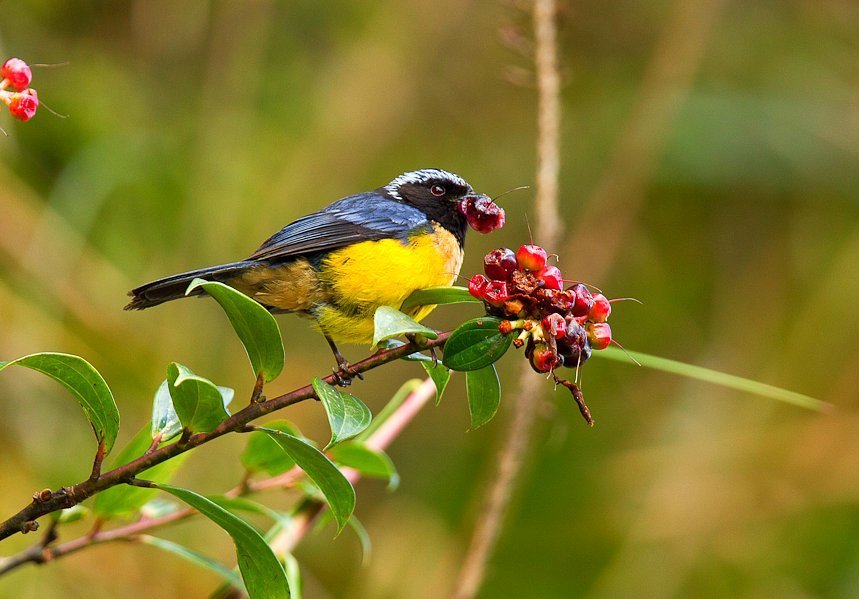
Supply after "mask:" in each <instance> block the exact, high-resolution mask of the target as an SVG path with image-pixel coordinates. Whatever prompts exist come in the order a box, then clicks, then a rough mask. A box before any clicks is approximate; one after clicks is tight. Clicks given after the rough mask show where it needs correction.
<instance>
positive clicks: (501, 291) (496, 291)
mask: <svg viewBox="0 0 859 599" xmlns="http://www.w3.org/2000/svg"><path fill="white" fill-rule="evenodd" d="M509 297H510V296H509V295H508V294H507V283H505V282H504V281H489V284H488V285H487V286H486V289H485V291H484V292H483V299H485V300H486V301H487V302H489V303H490V304H492V305H493V306H500V305H501V304H503V303H504V302H506V301H507V300H508V299H509Z"/></svg>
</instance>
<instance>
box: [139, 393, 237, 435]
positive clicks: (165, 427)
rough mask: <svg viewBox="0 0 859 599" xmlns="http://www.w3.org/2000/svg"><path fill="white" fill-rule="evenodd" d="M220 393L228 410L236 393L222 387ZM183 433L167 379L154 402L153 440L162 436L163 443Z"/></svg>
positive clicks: (156, 394)
mask: <svg viewBox="0 0 859 599" xmlns="http://www.w3.org/2000/svg"><path fill="white" fill-rule="evenodd" d="M218 391H219V392H220V394H221V399H223V402H224V408H225V409H226V407H227V406H228V405H230V402H232V401H233V397H234V396H235V394H236V392H235V391H233V390H232V389H230V388H229V387H220V386H219V387H218ZM181 432H182V423H181V422H180V421H179V416H178V415H177V414H176V409H175V408H174V407H173V398H172V397H170V389H169V388H168V387H167V380H166V379H165V380H163V381H161V385H159V386H158V390H157V391H156V392H155V397H154V398H153V400H152V433H151V434H152V438H153V439H154V438H155V437H156V435H159V434H160V435H161V440H162V441H169V440H170V439H172V438H173V437H175V436H176V435H178V434H179V433H181Z"/></svg>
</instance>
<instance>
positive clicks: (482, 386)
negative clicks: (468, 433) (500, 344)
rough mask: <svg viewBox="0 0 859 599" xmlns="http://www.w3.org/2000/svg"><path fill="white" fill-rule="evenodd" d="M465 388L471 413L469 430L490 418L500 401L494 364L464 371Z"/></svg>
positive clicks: (481, 424) (499, 383)
mask: <svg viewBox="0 0 859 599" xmlns="http://www.w3.org/2000/svg"><path fill="white" fill-rule="evenodd" d="M465 390H466V392H467V393H468V411H469V412H470V413H471V429H470V430H474V429H476V428H478V427H481V426H483V425H484V424H486V423H487V422H489V421H490V420H492V418H493V417H494V416H495V413H496V412H497V411H498V406H499V404H500V403H501V382H500V381H499V380H498V373H497V372H495V366H493V365H492V364H490V365H489V366H485V367H484V368H481V369H480V370H471V371H469V372H466V373H465Z"/></svg>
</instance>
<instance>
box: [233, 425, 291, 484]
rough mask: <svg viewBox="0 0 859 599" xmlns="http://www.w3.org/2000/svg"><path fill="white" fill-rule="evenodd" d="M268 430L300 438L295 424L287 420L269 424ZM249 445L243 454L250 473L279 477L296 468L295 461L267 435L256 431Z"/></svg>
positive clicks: (243, 460)
mask: <svg viewBox="0 0 859 599" xmlns="http://www.w3.org/2000/svg"><path fill="white" fill-rule="evenodd" d="M265 427H266V428H270V429H274V430H276V431H280V432H282V433H288V434H290V435H292V436H293V437H300V436H301V435H300V433H299V432H298V429H297V428H296V427H295V425H294V424H292V423H291V422H289V421H287V420H275V421H272V422H267V423H266V424H265ZM248 436H249V437H250V439H248V444H247V446H246V447H245V450H244V452H242V458H241V459H242V465H243V466H244V467H245V468H246V469H247V470H248V471H250V472H265V473H266V474H268V475H269V476H277V475H278V474H281V473H283V472H286V471H287V470H289V469H290V468H292V467H293V466H295V460H293V459H292V458H291V457H289V454H287V453H286V452H284V451H283V448H281V446H280V445H279V444H278V443H277V442H276V441H275V440H274V439H272V438H271V436H270V435H267V434H266V433H263V432H259V431H254V432H252V433H250V434H249V435H248Z"/></svg>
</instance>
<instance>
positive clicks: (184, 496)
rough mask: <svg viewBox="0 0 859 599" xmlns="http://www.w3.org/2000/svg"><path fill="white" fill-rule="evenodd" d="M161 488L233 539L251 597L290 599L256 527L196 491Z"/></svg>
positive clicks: (279, 568) (278, 565)
mask: <svg viewBox="0 0 859 599" xmlns="http://www.w3.org/2000/svg"><path fill="white" fill-rule="evenodd" d="M158 487H159V488H160V489H162V490H163V491H166V492H167V493H170V494H171V495H173V496H174V497H177V498H179V499H181V500H182V501H184V502H185V503H187V504H188V505H190V506H191V507H193V508H194V509H195V510H197V511H198V512H200V513H201V514H203V515H204V516H206V517H207V518H209V519H210V520H211V521H212V522H214V523H215V524H217V525H218V526H220V527H221V528H223V529H224V530H225V531H227V533H228V534H229V535H230V536H231V537H232V538H233V543H235V545H236V558H237V561H238V564H239V571H241V573H242V579H243V580H244V583H245V587H246V588H247V591H248V595H249V596H250V597H252V598H257V597H259V598H266V599H268V598H285V597H289V582H288V581H287V579H286V572H285V571H284V569H283V565H282V564H281V563H280V560H278V559H277V557H276V556H275V555H274V553H273V552H272V550H271V547H269V546H268V544H267V543H266V542H265V539H263V538H262V535H260V534H259V533H258V532H257V531H256V530H255V529H254V527H253V526H251V525H250V524H248V523H247V522H245V521H244V520H242V519H241V518H239V517H238V516H236V515H234V514H232V513H231V512H229V511H227V510H225V509H224V508H222V507H221V506H219V505H218V504H216V503H214V502H213V501H211V500H209V499H207V498H205V497H203V496H202V495H200V494H198V493H195V492H194V491H189V490H188V489H182V488H180V487H173V486H170V485H159V486H158Z"/></svg>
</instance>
